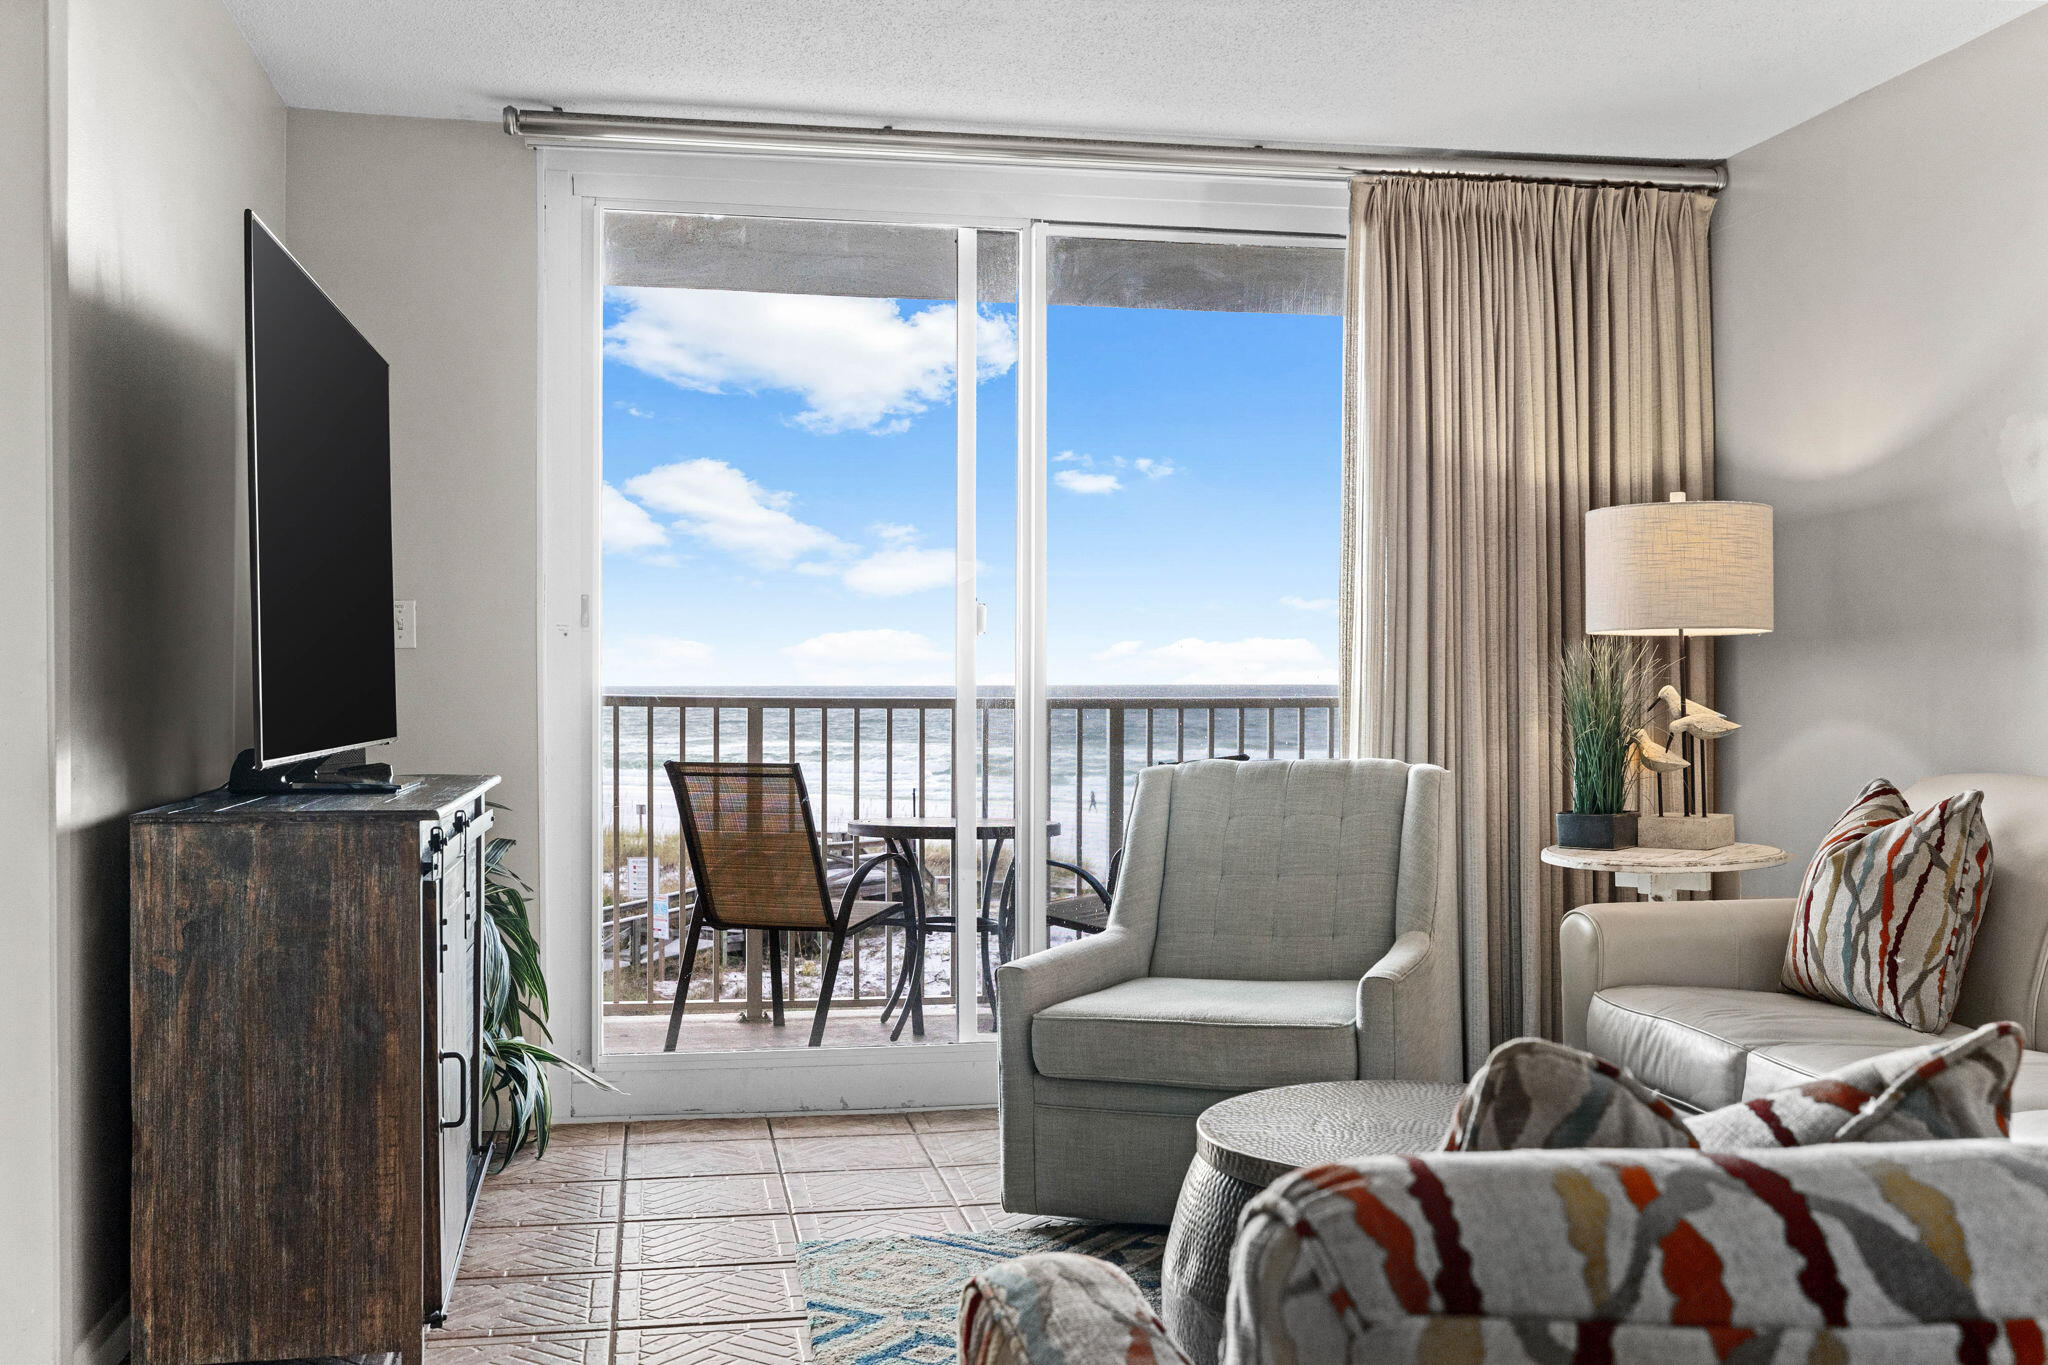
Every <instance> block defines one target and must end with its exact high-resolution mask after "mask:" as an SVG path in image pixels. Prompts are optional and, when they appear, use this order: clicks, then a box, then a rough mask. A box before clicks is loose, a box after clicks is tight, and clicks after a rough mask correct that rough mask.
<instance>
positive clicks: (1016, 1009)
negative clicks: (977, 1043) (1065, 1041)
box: [996, 924, 1148, 1024]
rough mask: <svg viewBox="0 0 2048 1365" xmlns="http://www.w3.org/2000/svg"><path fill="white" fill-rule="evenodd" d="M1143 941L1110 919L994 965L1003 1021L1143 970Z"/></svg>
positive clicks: (1105, 986)
mask: <svg viewBox="0 0 2048 1365" xmlns="http://www.w3.org/2000/svg"><path fill="white" fill-rule="evenodd" d="M1147 956H1148V954H1147V952H1146V949H1145V946H1144V945H1143V944H1142V943H1140V942H1139V941H1138V940H1137V939H1136V938H1135V937H1133V936H1132V935H1130V934H1127V933H1124V932H1122V931H1120V930H1119V929H1118V928H1117V927H1116V926H1115V925H1114V924H1112V925H1111V926H1110V927H1109V928H1108V929H1105V930H1104V931H1103V932H1101V933H1099V934H1090V935H1088V936H1087V937H1086V938H1077V939H1075V940H1073V941H1072V942H1071V943H1062V944H1060V945H1058V946H1057V947H1053V948H1047V949H1046V950H1045V951H1044V952H1041V953H1033V954H1031V956H1029V957H1020V958H1018V959H1017V960H1016V961H1014V962H1005V963H1004V964H1003V965H1002V966H1000V967H998V968H996V1003H997V1006H998V1008H999V1010H1000V1012H1001V1014H1002V1017H1003V1022H1004V1023H1005V1024H1007V1023H1009V1021H1010V1020H1011V1019H1013V1018H1015V1019H1018V1020H1027V1019H1029V1018H1030V1017H1031V1016H1032V1015H1034V1014H1036V1013H1038V1012H1039V1011H1040V1010H1042V1009H1048V1008H1050V1007H1051V1006H1053V1005H1057V1004H1059V1003H1060V1002H1061V1001H1062V1000H1072V999H1073V998H1074V997H1075V996H1077V995H1089V994H1092V993H1093V992H1095V991H1100V990H1107V989H1108V988H1109V987H1111V986H1114V985H1117V984H1119V983H1120V982H1124V981H1131V980H1134V979H1136V978H1137V977H1141V976H1143V975H1144V974H1145V967H1146V958H1147Z"/></svg>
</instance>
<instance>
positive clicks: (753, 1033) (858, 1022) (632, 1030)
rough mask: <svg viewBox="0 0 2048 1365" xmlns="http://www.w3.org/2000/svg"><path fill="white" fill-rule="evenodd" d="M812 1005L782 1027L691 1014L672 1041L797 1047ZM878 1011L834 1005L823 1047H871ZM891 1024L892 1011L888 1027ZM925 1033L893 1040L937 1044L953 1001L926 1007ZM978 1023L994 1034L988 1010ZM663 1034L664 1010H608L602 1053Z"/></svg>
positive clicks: (652, 1044)
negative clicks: (920, 1036)
mask: <svg viewBox="0 0 2048 1365" xmlns="http://www.w3.org/2000/svg"><path fill="white" fill-rule="evenodd" d="M814 1008H815V1006H813V1005H810V1004H805V1005H803V1006H800V1007H795V1008H787V1009H785V1010H784V1011H783V1025H782V1027H781V1028H777V1027H775V1025H773V1024H771V1023H768V1022H766V1021H765V1020H764V1021H762V1022H758V1023H752V1022H748V1023H743V1022H741V1021H740V1020H739V1018H738V1017H737V1012H736V1011H735V1013H733V1014H695V1013H692V1014H690V1015H687V1016H685V1018H684V1019H683V1031H682V1036H681V1037H680V1038H679V1039H678V1040H677V1042H676V1051H678V1052H689V1053H704V1052H760V1051H767V1050H772V1049H776V1048H800V1047H804V1046H806V1045H807V1044H808V1043H809V1042H810V1038H811V1011H812V1010H813V1009H814ZM881 1017H882V1011H881V1008H880V1007H879V1006H873V1005H870V1006H844V1007H842V1006H838V1005H834V1006H833V1007H832V1013H831V1014H830V1015H829V1016H828V1017H827V1019H826V1022H825V1042H824V1046H826V1047H875V1046H878V1045H884V1044H888V1043H889V1034H888V1031H887V1030H886V1029H884V1028H883V1027H882V1023H881ZM894 1026H895V1020H894V1018H893V1017H892V1018H891V1020H890V1027H891V1028H893V1027H894ZM924 1026H925V1036H924V1037H923V1038H922V1039H919V1038H915V1037H913V1036H912V1034H911V1032H910V1030H909V1029H907V1028H906V1029H904V1030H903V1037H902V1038H901V1039H899V1040H898V1041H897V1042H896V1043H895V1044H893V1046H896V1047H921V1046H936V1045H940V1044H943V1043H947V1042H950V1041H952V1038H953V1007H952V1006H951V1005H940V1006H934V1007H933V1008H931V1009H928V1010H926V1011H925V1016H924ZM980 1027H981V1029H982V1031H983V1032H986V1033H988V1034H989V1036H990V1037H993V1036H994V1032H993V1029H994V1027H995V1025H994V1021H993V1020H992V1019H991V1018H990V1017H989V1013H988V1011H987V1010H985V1009H984V1010H982V1011H981V1016H980ZM667 1038H668V1016H667V1015H665V1014H624V1015H620V1014H608V1015H606V1016H605V1020H604V1050H605V1051H606V1052H607V1053H614V1054H616V1053H629V1054H631V1053H650V1052H660V1051H661V1045H662V1043H663V1042H665V1041H666V1040H667Z"/></svg>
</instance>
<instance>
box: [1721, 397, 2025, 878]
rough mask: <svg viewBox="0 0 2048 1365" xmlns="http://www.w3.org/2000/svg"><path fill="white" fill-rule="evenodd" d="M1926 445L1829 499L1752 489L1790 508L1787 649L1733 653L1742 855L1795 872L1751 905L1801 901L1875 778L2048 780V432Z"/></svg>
mask: <svg viewBox="0 0 2048 1365" xmlns="http://www.w3.org/2000/svg"><path fill="white" fill-rule="evenodd" d="M2043 387H2044V389H2048V385H2044V386H2043ZM1982 410H1983V409H1982V408H1981V407H1979V408H1978V409H1977V411H1982ZM1963 411H1964V412H1966V413H1967V412H1970V411H1971V409H1970V408H1968V407H1965V408H1964V409H1963ZM1915 437H1916V439H1915V445H1914V446H1913V447H1912V448H1911V449H1908V450H1903V451H1900V452H1898V453H1896V454H1895V455H1893V456H1891V457H1889V458H1887V459H1885V460H1882V461H1879V462H1877V463H1873V464H1870V465H1867V466H1865V467H1864V468H1862V469H1860V470H1857V471H1856V472H1854V473H1852V474H1844V475H1838V476H1836V477H1833V478H1828V479H1823V480H1817V481H1816V480H1801V479H1796V478H1786V477H1783V476H1773V475H1769V474H1766V473H1764V472H1763V468H1764V467H1765V466H1764V462H1762V461H1755V462H1752V463H1750V464H1749V466H1748V467H1747V468H1746V469H1745V470H1744V474H1743V477H1742V479H1741V488H1742V494H1741V496H1743V497H1748V498H1755V499H1757V500H1759V501H1763V502H1769V503H1771V504H1772V505H1773V506H1774V507H1776V508H1777V547H1776V555H1777V594H1778V603H1777V621H1778V629H1777V631H1776V633H1775V634H1773V635H1770V636H1765V637H1760V638H1757V639H1745V640H1737V641H1731V642H1728V643H1727V644H1724V646H1723V648H1724V649H1729V650H1731V651H1738V652H1735V653H1732V654H1731V656H1728V657H1732V658H1734V659H1736V660H1737V661H1738V662H1737V664H1736V666H1735V667H1733V668H1728V667H1726V666H1724V683H1723V689H1722V693H1721V695H1722V698H1723V700H1724V701H1725V702H1726V708H1725V709H1726V710H1727V711H1728V712H1729V714H1731V715H1733V716H1734V717H1735V718H1736V719H1738V720H1740V721H1742V722H1743V723H1744V726H1745V728H1744V730H1743V732H1742V734H1741V736H1740V738H1739V740H1738V741H1735V742H1731V743H1730V745H1729V746H1728V747H1727V748H1726V749H1725V750H1724V754H1723V757H1724V761H1725V762H1726V763H1727V765H1728V767H1727V771H1728V779H1727V781H1728V786H1727V791H1728V793H1729V801H1730V808H1731V809H1733V810H1734V811H1735V812H1736V814H1737V820H1738V825H1739V829H1740V834H1741V837H1743V838H1745V839H1750V840H1755V841H1759V842H1765V843H1775V844H1780V845H1782V846H1783V847H1785V848H1787V849H1789V850H1790V851H1791V852H1792V855H1793V856H1792V861H1791V863H1790V864H1789V865H1788V866H1787V867H1784V868H1780V869H1776V870H1774V871H1773V872H1770V873H1767V874H1763V875H1758V876H1753V877H1750V878H1746V879H1745V881H1744V888H1743V889H1744V891H1745V892H1746V893H1747V894H1750V895H1757V894H1790V893H1791V892H1792V891H1794V890H1796V888H1797V886H1798V882H1799V878H1800V875H1801V873H1802V872H1803V871H1804V869H1805V865H1806V862H1807V861H1808V859H1809V858H1810V857H1811V855H1812V852H1813V848H1814V846H1815V844H1816V843H1817V842H1818V841H1819V839H1820V837H1821V836H1822V835H1823V834H1824V833H1825V832H1826V831H1827V828H1828V827H1829V825H1830V824H1831V823H1832V822H1833V820H1834V819H1835V817H1836V816H1838V815H1839V814H1840V813H1841V811H1842V810H1843V809H1844V808H1845V807H1846V806H1847V805H1848V804H1849V802H1850V801H1851V800H1852V799H1853V798H1854V797H1855V795H1856V793H1857V792H1858V791H1859V790H1861V788H1862V787H1863V785H1864V784H1865V783H1867V782H1869V781H1870V780H1871V779H1873V778H1877V777H1888V778H1891V779H1893V780H1895V781H1898V782H1900V783H1905V782H1911V781H1914V780H1917V779H1919V778H1922V777H1926V776H1930V775H1932V774H1935V773H1942V772H1958V771H1970V770H1994V771H2015V772H2028V771H2033V772H2040V771H2043V770H2044V769H2048V747H2044V746H2048V717H2044V713H2043V711H2042V708H2041V707H2040V705H2039V701H2040V699H2041V697H2042V695H2043V688H2044V686H2048V684H2044V681H2043V678H2044V674H2043V661H2044V659H2048V640H2044V633H2043V626H2042V622H2043V615H2044V612H2048V605H2044V593H2048V486H2044V485H2048V480H2044V479H2043V478H2041V477H2040V474H2041V471H2042V470H2044V469H2048V448H2044V449H2040V450H2036V449H2034V448H2033V447H2032V445H2031V444H2030V443H2031V442H2034V441H2036V440H2039V441H2041V442H2044V443H2048V421H2044V420H2039V419H2029V418H2028V417H2027V415H2025V414H2021V415H2019V416H2016V417H2014V418H2012V419H2011V420H2010V421H2008V422H2006V423H2005V424H2004V426H2003V429H1994V430H1987V429H1984V423H1983V422H1982V421H1981V420H1979V419H1977V418H1975V417H1974V416H1973V417H1970V418H1968V419H1967V420H1963V421H1957V422H1954V423H1952V424H1950V425H1948V426H1946V427H1944V428H1942V429H1940V430H1932V431H1923V432H1919V433H1916V434H1915ZM1786 467H1792V462H1791V461H1789V460H1788V461H1787V462H1786V463H1785V464H1783V465H1780V466H1779V468H1786Z"/></svg>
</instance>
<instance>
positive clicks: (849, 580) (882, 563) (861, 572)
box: [843, 544, 953, 597]
mask: <svg viewBox="0 0 2048 1365" xmlns="http://www.w3.org/2000/svg"><path fill="white" fill-rule="evenodd" d="M843 579H844V581H845V583H846V586H847V587H849V588H852V589H853V590H854V591H855V592H861V593H866V594H867V595H868V596H870V597H900V596H902V595H903V594H904V593H907V592H925V591H927V590H929V589H931V588H943V587H946V586H947V585H948V584H950V583H951V582H952V581H953V550H952V547H951V546H948V547H946V548H945V549H943V550H928V549H924V548H921V547H919V546H917V545H908V544H892V545H889V546H887V547H885V548H883V549H880V550H877V551H875V552H874V553H873V554H871V555H868V556H867V557H866V558H863V559H857V560H855V561H854V562H853V563H851V564H849V565H847V566H846V572H845V574H844V575H843Z"/></svg>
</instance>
